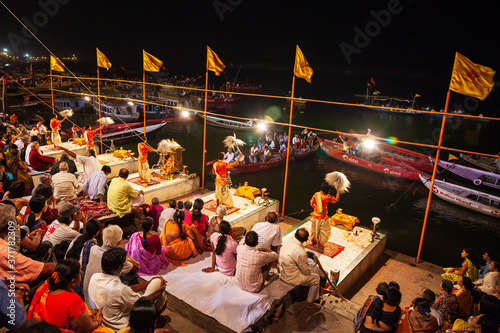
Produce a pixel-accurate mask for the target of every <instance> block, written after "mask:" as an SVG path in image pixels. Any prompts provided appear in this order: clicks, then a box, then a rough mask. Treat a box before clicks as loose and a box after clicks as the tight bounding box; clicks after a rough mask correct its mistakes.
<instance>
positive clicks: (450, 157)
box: [448, 154, 458, 161]
mask: <svg viewBox="0 0 500 333" xmlns="http://www.w3.org/2000/svg"><path fill="white" fill-rule="evenodd" d="M452 160H458V157H456V156H455V155H453V154H448V161H452Z"/></svg>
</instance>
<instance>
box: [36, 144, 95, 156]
mask: <svg viewBox="0 0 500 333" xmlns="http://www.w3.org/2000/svg"><path fill="white" fill-rule="evenodd" d="M61 147H64V148H66V149H69V150H71V151H72V152H73V153H75V154H77V155H85V152H86V151H87V146H80V145H75V144H73V143H70V142H63V143H62V144H61ZM40 150H41V151H42V152H43V155H44V156H47V157H52V158H55V159H56V160H57V159H59V157H60V156H61V153H62V150H60V149H57V148H55V147H54V145H45V146H40Z"/></svg>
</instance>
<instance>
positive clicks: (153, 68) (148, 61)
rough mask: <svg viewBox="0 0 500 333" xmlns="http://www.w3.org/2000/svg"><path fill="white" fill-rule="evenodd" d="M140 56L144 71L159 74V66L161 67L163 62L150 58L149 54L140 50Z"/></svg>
mask: <svg viewBox="0 0 500 333" xmlns="http://www.w3.org/2000/svg"><path fill="white" fill-rule="evenodd" d="M142 55H143V62H144V70H145V71H148V72H159V71H160V68H161V65H163V62H162V61H161V60H160V59H158V58H155V57H154V56H152V55H151V54H149V53H147V52H146V51H144V50H142Z"/></svg>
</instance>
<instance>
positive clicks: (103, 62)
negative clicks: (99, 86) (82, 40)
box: [95, 47, 111, 69]
mask: <svg viewBox="0 0 500 333" xmlns="http://www.w3.org/2000/svg"><path fill="white" fill-rule="evenodd" d="M95 49H96V50H97V66H99V67H104V68H106V69H110V68H111V63H110V62H109V60H108V58H106V56H105V55H104V53H102V52H101V51H99V49H98V48H97V47H96V48H95Z"/></svg>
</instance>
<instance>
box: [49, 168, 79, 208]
mask: <svg viewBox="0 0 500 333" xmlns="http://www.w3.org/2000/svg"><path fill="white" fill-rule="evenodd" d="M68 169H69V168H68V163H66V162H61V163H60V164H59V170H60V171H59V172H58V173H56V174H55V175H54V176H52V184H53V186H54V196H55V197H56V199H57V202H60V201H69V200H73V199H76V198H77V196H78V193H80V191H81V190H82V188H81V185H80V184H79V183H78V180H77V179H76V177H75V175H74V174H72V173H69V172H68Z"/></svg>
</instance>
